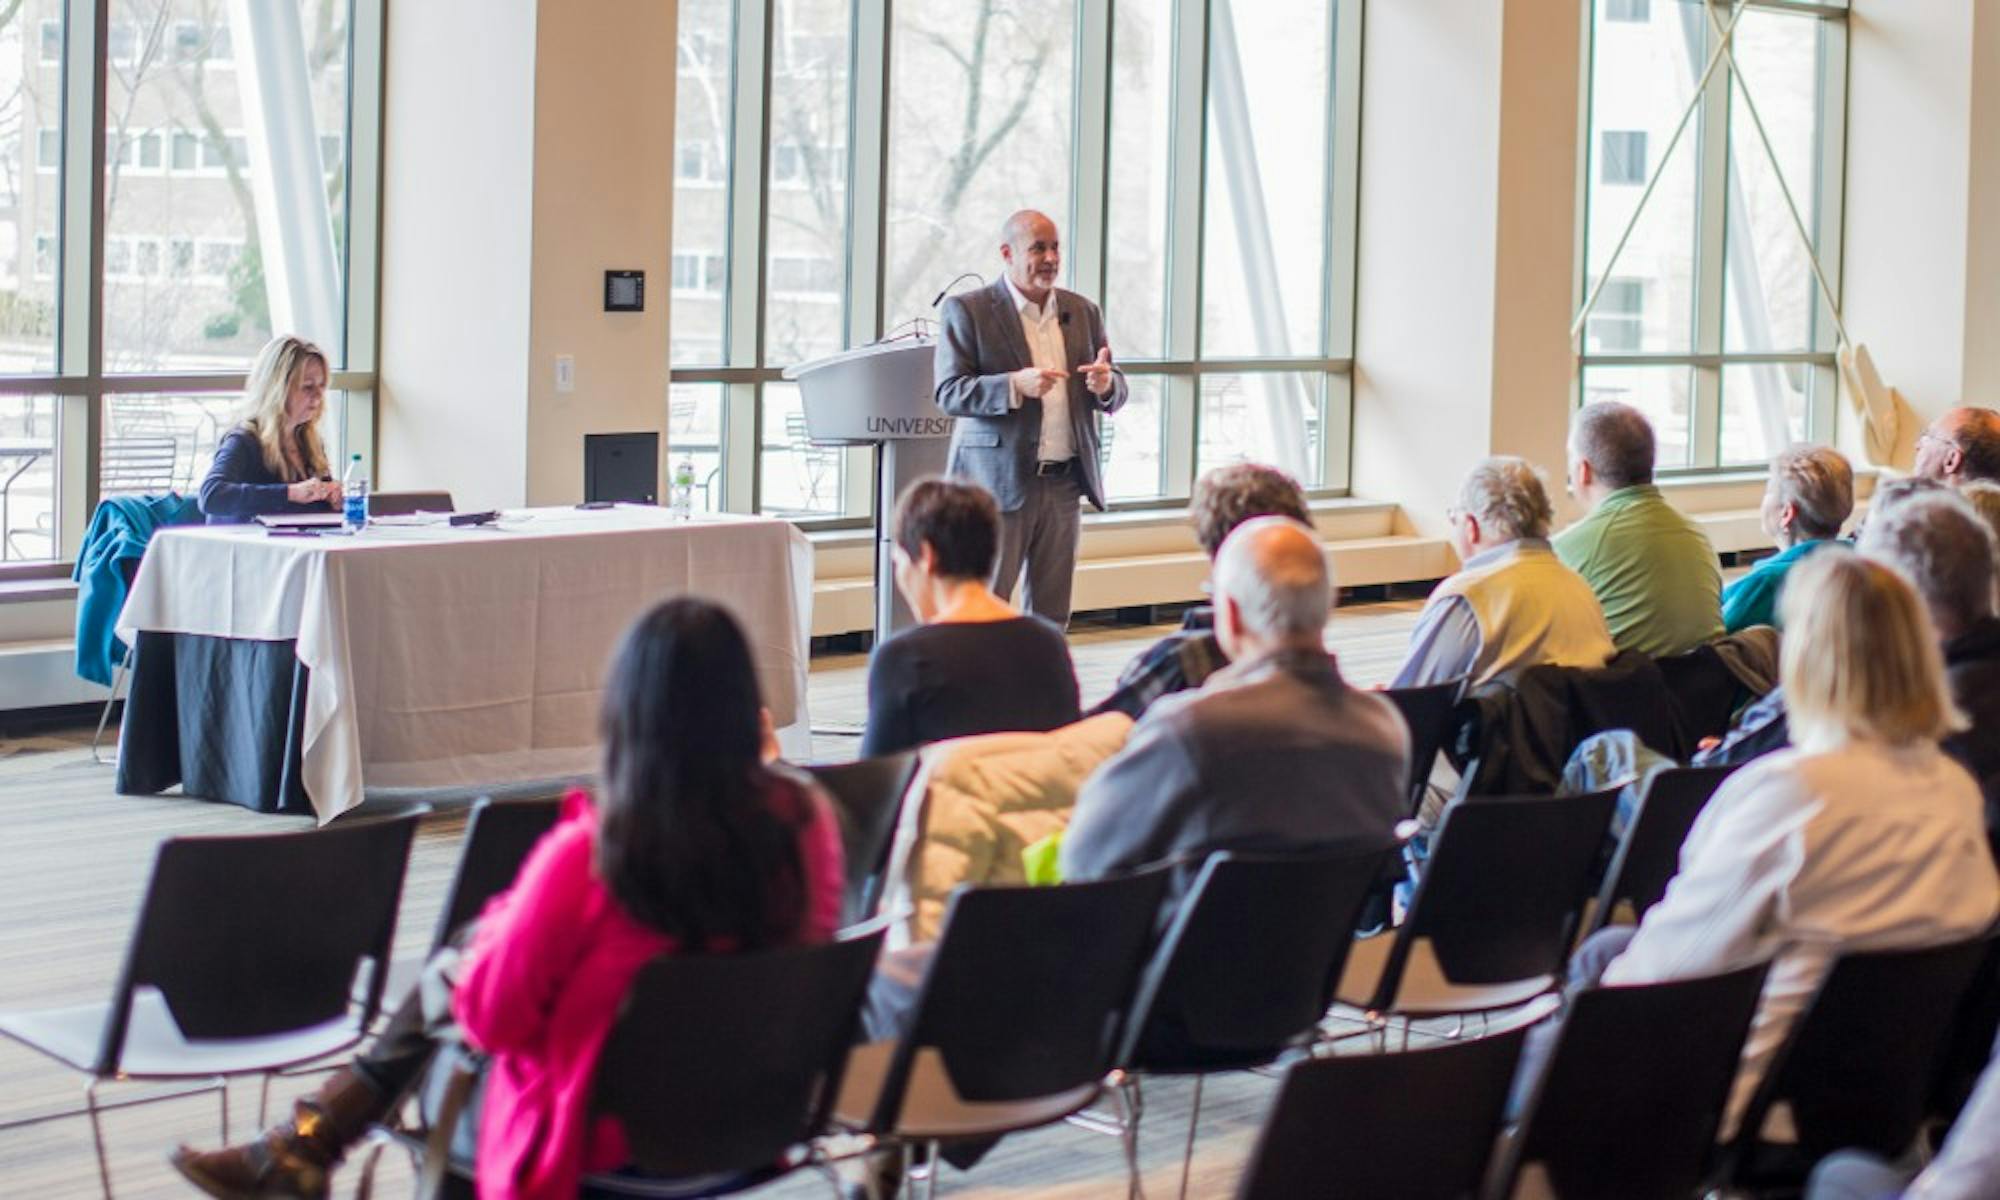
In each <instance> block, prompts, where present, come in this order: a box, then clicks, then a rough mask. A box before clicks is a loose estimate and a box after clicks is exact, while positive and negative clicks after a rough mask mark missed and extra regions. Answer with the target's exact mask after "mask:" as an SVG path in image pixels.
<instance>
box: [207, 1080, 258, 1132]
mask: <svg viewBox="0 0 2000 1200" xmlns="http://www.w3.org/2000/svg"><path fill="white" fill-rule="evenodd" d="M215 1096H216V1099H217V1100H219V1101H221V1102H222V1144H223V1145H225V1146H227V1145H228V1144H229V1080H228V1079H226V1078H224V1077H223V1076H221V1075H217V1076H216V1077H215ZM259 1115H260V1116H261V1115H262V1114H261V1113H260V1114H259ZM257 1127H258V1128H259V1129H262V1128H263V1127H264V1124H263V1122H262V1121H259V1122H258V1123H257Z"/></svg>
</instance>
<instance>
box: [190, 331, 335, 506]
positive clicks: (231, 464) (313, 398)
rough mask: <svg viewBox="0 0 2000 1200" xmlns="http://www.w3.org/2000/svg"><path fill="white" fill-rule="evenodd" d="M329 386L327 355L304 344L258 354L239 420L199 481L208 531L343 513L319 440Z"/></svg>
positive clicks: (284, 342)
mask: <svg viewBox="0 0 2000 1200" xmlns="http://www.w3.org/2000/svg"><path fill="white" fill-rule="evenodd" d="M326 384H327V365H326V355H325V354H323V353H321V352H320V349H319V347H317V346H315V345H313V344H312V343H311V342H308V341H306V340H304V339H303V338H297V337H291V336H289V335H281V336H278V337H275V338H272V339H271V341H270V342H269V343H268V344H267V345H266V346H265V347H264V349H263V352H262V353H260V354H258V355H257V364H256V366H254V367H253V368H251V371H250V383H249V386H248V387H246V388H244V390H243V412H242V418H241V420H240V422H239V423H238V424H237V426H236V428H234V429H232V430H230V431H229V432H228V434H226V435H225V436H224V437H223V439H222V444H221V445H219V446H217V447H216V448H215V462H214V464H213V465H212V466H210V467H209V469H208V477H207V478H206V479H204V480H202V483H201V511H202V515H203V516H205V517H207V518H208V523H209V524H210V525H234V524H240V523H241V522H244V521H248V520H250V519H252V518H254V517H259V516H264V515H266V514H269V513H333V512H339V511H340V498H341V497H340V484H339V483H338V482H336V481H335V480H334V478H333V471H332V468H331V467H330V466H329V465H328V464H327V459H326V448H325V447H324V446H323V445H322V444H321V442H320V438H319V418H320V414H321V413H323V412H324V411H325V410H326Z"/></svg>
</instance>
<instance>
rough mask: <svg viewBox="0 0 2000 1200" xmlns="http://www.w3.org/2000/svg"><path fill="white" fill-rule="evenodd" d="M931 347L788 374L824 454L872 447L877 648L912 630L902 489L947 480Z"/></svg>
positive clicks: (914, 339) (907, 346) (841, 357)
mask: <svg viewBox="0 0 2000 1200" xmlns="http://www.w3.org/2000/svg"><path fill="white" fill-rule="evenodd" d="M936 347H937V342H936V341H935V339H933V338H931V337H929V336H928V335H925V334H921V333H920V334H916V335H913V336H908V337H901V338H896V339H894V340H891V341H883V342H875V343H872V344H870V345H866V346H861V347H858V348H856V349H853V350H848V351H845V352H843V353H840V354H835V355H831V356H829V357H827V358H822V359H817V360H815V361H813V362H809V363H801V364H799V365H798V366H795V367H789V368H787V369H786V370H785V373H784V377H785V378H786V379H789V380H793V381H795V382H797V384H798V385H799V400H800V403H801V405H802V406H803V407H804V409H805V418H806V436H807V437H808V438H810V439H812V441H813V442H814V443H815V444H818V445H827V446H873V447H875V644H876V645H881V644H882V641H883V640H884V639H886V638H887V637H888V636H889V635H890V634H892V633H894V632H896V631H897V630H899V629H905V628H908V627H909V626H911V625H914V624H916V623H917V620H916V615H915V614H914V613H912V612H911V611H910V609H909V606H908V605H906V604H904V603H903V597H902V596H901V595H899V594H898V593H897V591H896V567H895V560H894V559H893V558H892V557H891V556H890V544H891V543H890V529H889V519H890V516H891V514H893V513H894V512H895V510H896V498H897V497H898V496H900V495H902V494H903V489H904V488H906V487H908V486H909V485H910V484H912V483H914V482H916V481H917V480H918V479H921V478H923V477H924V476H926V475H942V474H943V473H944V468H945V461H946V456H947V452H948V450H949V449H950V443H951V427H952V419H951V418H950V417H948V416H945V415H944V413H942V412H940V411H938V406H937V403H936V401H935V400H934V399H933V398H932V397H933V394H934V391H935V388H934V385H933V383H932V375H931V371H932V362H933V359H934V352H935V350H936Z"/></svg>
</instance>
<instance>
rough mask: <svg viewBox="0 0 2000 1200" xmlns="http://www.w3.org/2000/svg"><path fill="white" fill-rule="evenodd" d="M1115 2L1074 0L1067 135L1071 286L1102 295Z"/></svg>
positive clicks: (1094, 295)
mask: <svg viewBox="0 0 2000 1200" xmlns="http://www.w3.org/2000/svg"><path fill="white" fill-rule="evenodd" d="M1115 2H1116V0H1077V6H1076V28H1077V35H1076V36H1077V42H1076V66H1077V70H1076V94H1075V99H1074V106H1073V108H1072V110H1071V120H1072V137H1071V139H1070V141H1071V146H1072V148H1073V149H1072V154H1073V156H1074V160H1075V161H1074V164H1073V171H1072V178H1074V179H1075V180H1076V187H1075V190H1074V192H1073V194H1072V195H1071V197H1070V204H1071V208H1070V220H1069V229H1068V230H1067V232H1066V233H1065V235H1064V238H1063V240H1064V241H1065V242H1066V243H1067V244H1068V253H1067V254H1065V255H1064V256H1063V257H1064V259H1065V260H1066V261H1067V263H1068V266H1069V285H1070V287H1071V288H1072V289H1073V290H1075V291H1078V292H1081V293H1082V294H1083V295H1085V296H1089V297H1091V298H1093V299H1095V300H1099V301H1100V302H1101V301H1102V299H1103V296H1104V278H1105V249H1106V244H1107V242H1106V233H1105V231H1106V228H1107V224H1106V223H1107V219H1108V212H1107V206H1108V204H1109V192H1110V162H1111V105H1112V103H1113V98H1112V95H1111V27H1112V23H1113V17H1114V13H1113V5H1114V4H1115Z"/></svg>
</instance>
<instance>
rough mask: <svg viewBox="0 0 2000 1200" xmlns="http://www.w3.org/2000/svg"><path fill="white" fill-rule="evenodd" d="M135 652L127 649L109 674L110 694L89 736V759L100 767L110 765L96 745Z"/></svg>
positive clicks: (109, 717) (101, 735)
mask: <svg viewBox="0 0 2000 1200" xmlns="http://www.w3.org/2000/svg"><path fill="white" fill-rule="evenodd" d="M135 653H136V651H132V650H127V651H126V652H125V657H124V658H122V659H120V660H118V670H117V671H115V672H114V673H113V674H112V676H111V695H110V696H108V697H106V698H105V701H104V711H103V712H101V713H99V714H98V715H97V732H96V733H95V734H93V735H91V738H90V761H92V762H94V763H96V764H97V765H98V766H100V767H108V766H110V765H111V763H110V762H106V761H105V760H104V756H103V755H101V754H99V753H98V747H99V746H100V745H101V744H102V743H103V741H104V727H105V726H106V725H109V724H110V723H111V706H112V705H114V704H116V703H118V689H119V687H120V686H121V685H122V684H124V682H125V671H126V669H127V668H128V667H129V666H130V665H131V662H132V656H133V655H134V654H135ZM116 761H117V760H116V759H113V760H112V762H116Z"/></svg>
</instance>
